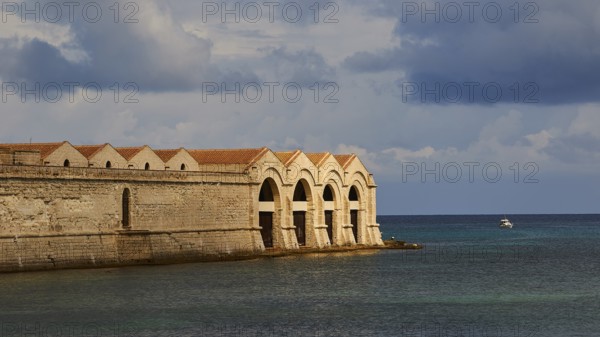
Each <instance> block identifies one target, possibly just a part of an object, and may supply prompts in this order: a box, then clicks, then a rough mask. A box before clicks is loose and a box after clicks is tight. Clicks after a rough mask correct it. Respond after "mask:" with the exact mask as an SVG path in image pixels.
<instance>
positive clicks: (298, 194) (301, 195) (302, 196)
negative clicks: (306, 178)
mask: <svg viewBox="0 0 600 337" xmlns="http://www.w3.org/2000/svg"><path fill="white" fill-rule="evenodd" d="M294 201H306V191H305V190H304V186H303V185H302V183H301V182H299V183H298V184H296V189H295V190H294Z"/></svg>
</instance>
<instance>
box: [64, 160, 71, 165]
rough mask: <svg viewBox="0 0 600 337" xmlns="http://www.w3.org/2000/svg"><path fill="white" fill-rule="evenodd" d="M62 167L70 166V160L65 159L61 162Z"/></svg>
mask: <svg viewBox="0 0 600 337" xmlns="http://www.w3.org/2000/svg"><path fill="white" fill-rule="evenodd" d="M63 166H64V167H69V166H71V162H70V161H69V159H65V162H64V163H63Z"/></svg>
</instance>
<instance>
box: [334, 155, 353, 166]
mask: <svg viewBox="0 0 600 337" xmlns="http://www.w3.org/2000/svg"><path fill="white" fill-rule="evenodd" d="M333 157H334V158H335V160H337V161H338V163H340V165H341V166H342V167H343V168H347V167H348V166H349V165H350V164H351V163H352V160H354V158H356V155H355V154H336V155H334V156H333Z"/></svg>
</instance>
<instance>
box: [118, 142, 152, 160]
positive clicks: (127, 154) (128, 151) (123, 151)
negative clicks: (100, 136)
mask: <svg viewBox="0 0 600 337" xmlns="http://www.w3.org/2000/svg"><path fill="white" fill-rule="evenodd" d="M145 147H146V146H145V145H144V146H138V147H116V148H115V150H117V152H119V154H120V155H121V156H123V158H125V159H126V160H131V158H133V157H135V155H137V154H138V153H140V151H142V150H143V149H144V148H145Z"/></svg>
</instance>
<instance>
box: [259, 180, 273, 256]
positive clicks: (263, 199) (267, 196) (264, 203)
mask: <svg viewBox="0 0 600 337" xmlns="http://www.w3.org/2000/svg"><path fill="white" fill-rule="evenodd" d="M271 184H274V182H271V181H270V180H268V179H267V180H265V181H264V182H263V184H262V186H261V187H260V192H259V193H258V203H259V212H258V225H259V226H260V235H261V237H262V240H263V244H264V245H265V248H272V247H273V215H274V213H275V198H274V195H273V194H274V193H273V186H271Z"/></svg>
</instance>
